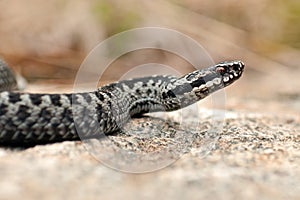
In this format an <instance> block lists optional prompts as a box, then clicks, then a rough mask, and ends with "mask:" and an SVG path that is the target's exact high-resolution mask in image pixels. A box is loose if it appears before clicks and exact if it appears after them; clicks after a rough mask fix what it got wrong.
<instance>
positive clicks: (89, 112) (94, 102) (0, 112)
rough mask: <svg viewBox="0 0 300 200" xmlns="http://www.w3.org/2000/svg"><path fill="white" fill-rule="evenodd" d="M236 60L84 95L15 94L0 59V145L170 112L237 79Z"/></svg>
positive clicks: (85, 133) (59, 137) (99, 129)
mask: <svg viewBox="0 0 300 200" xmlns="http://www.w3.org/2000/svg"><path fill="white" fill-rule="evenodd" d="M244 66H245V65H244V63H243V62H242V61H238V60H235V61H225V62H220V63H218V64H215V65H212V66H209V67H207V68H203V69H198V70H195V71H193V72H190V73H188V74H185V75H183V76H181V77H177V76H173V75H153V76H148V77H141V78H133V79H128V80H121V81H118V82H113V83H110V84H107V85H104V86H102V87H99V88H97V89H95V90H93V91H89V92H73V93H28V92H22V91H17V90H16V84H17V81H16V78H15V75H14V73H13V71H12V70H11V69H10V68H9V67H8V66H7V64H6V63H5V62H4V61H1V60H0V145H1V146H35V145H39V144H48V143H55V142H62V141H72V140H80V139H81V140H84V139H89V138H97V137H99V134H100V135H103V134H104V135H107V134H111V133H114V132H116V131H118V130H120V129H121V128H122V126H124V124H125V123H126V122H128V120H130V119H131V118H132V117H135V116H140V115H143V114H145V113H149V112H158V111H166V112H168V111H175V110H178V109H181V108H184V107H187V106H189V105H191V104H194V103H196V102H197V101H199V100H201V99H203V98H205V97H207V96H208V95H210V94H212V93H213V92H215V91H218V90H220V89H222V88H225V87H227V86H228V85H230V84H232V83H233V82H235V81H236V80H238V79H239V78H240V77H241V76H242V74H243V71H244Z"/></svg>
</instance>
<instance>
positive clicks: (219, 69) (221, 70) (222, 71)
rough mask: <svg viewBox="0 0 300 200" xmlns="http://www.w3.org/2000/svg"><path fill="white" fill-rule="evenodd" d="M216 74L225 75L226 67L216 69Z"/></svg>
mask: <svg viewBox="0 0 300 200" xmlns="http://www.w3.org/2000/svg"><path fill="white" fill-rule="evenodd" d="M216 72H218V73H220V74H224V73H225V69H224V67H217V68H216Z"/></svg>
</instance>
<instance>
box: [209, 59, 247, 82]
mask: <svg viewBox="0 0 300 200" xmlns="http://www.w3.org/2000/svg"><path fill="white" fill-rule="evenodd" d="M244 67H245V64H244V63H243V62H242V61H230V62H221V63H219V64H217V65H215V66H214V67H213V70H214V71H215V72H217V73H218V74H220V75H221V77H222V82H223V85H224V87H225V86H227V85H230V84H231V83H233V82H234V81H236V80H237V79H239V78H240V77H241V76H242V73H243V71H244Z"/></svg>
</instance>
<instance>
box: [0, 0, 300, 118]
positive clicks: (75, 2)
mask: <svg viewBox="0 0 300 200" xmlns="http://www.w3.org/2000/svg"><path fill="white" fill-rule="evenodd" d="M0 7H1V8H2V9H1V12H0V57H2V58H3V59H4V60H5V61H6V62H7V63H8V64H9V65H10V66H12V67H13V68H14V69H15V71H17V72H18V73H21V74H22V75H23V76H24V77H25V78H26V79H27V80H28V81H29V82H30V83H39V86H40V83H43V84H48V83H50V84H53V83H54V84H57V85H60V84H63V85H64V84H67V85H70V84H72V81H73V80H74V77H75V76H76V72H77V70H78V68H79V66H80V64H81V63H82V61H83V60H84V58H85V57H86V56H87V55H88V53H89V52H90V51H91V50H92V49H93V48H94V47H95V46H96V45H97V44H98V43H99V42H101V41H103V40H105V39H106V38H108V37H109V36H112V35H114V34H116V33H119V32H122V31H125V30H129V29H132V28H138V27H145V26H155V27H165V28H171V29H174V30H177V31H180V32H182V33H184V34H186V35H188V36H190V37H191V38H193V39H195V40H196V41H197V42H199V43H200V44H201V45H203V47H204V48H205V49H206V50H207V51H208V53H209V54H210V55H211V57H212V58H213V60H214V61H215V62H219V61H223V60H232V59H239V60H242V61H244V62H245V63H246V66H247V69H246V73H245V76H244V78H243V80H242V81H241V82H240V83H239V84H236V85H234V86H233V89H232V90H230V91H229V92H230V95H233V96H239V97H240V98H239V99H238V100H236V101H232V102H231V104H229V108H230V107H231V106H240V108H246V107H247V109H252V110H257V109H258V108H259V107H260V106H262V105H263V106H264V107H265V108H266V109H267V108H268V107H269V108H270V110H272V109H273V106H274V105H273V104H268V105H265V102H264V101H265V100H274V99H275V100H277V101H276V102H275V103H274V104H276V105H277V106H280V107H281V108H283V109H281V110H285V111H287V110H288V111H291V112H296V113H299V111H300V105H299V103H298V102H299V99H300V91H299V90H300V89H299V88H300V81H299V80H298V79H299V75H300V70H299V68H300V67H299V63H300V51H299V49H300V23H299V22H300V1H299V0H245V1H239V0H215V1H210V0H197V1H196V0H164V1H160V0H157V1H155V2H154V1H146V0H126V1H122V0H90V1H81V0H51V1H38V0H27V1H21V0H15V1H8V0H3V1H0ZM131 54H135V57H134V59H126V57H128V56H129V57H130V56H133V55H131ZM150 62H156V63H161V64H166V65H170V66H173V67H175V68H176V69H178V70H180V72H181V73H186V72H188V71H190V70H191V69H192V68H191V66H189V64H188V63H187V62H184V61H183V60H182V59H180V58H178V57H176V56H174V55H172V54H170V53H167V52H164V51H157V50H141V51H137V52H132V53H129V54H128V55H124V56H122V57H121V58H120V59H118V60H117V61H115V62H114V63H112V67H110V68H108V70H106V71H105V76H104V79H105V80H104V82H106V81H107V82H109V81H114V80H117V79H118V78H120V76H121V75H122V74H123V73H125V72H126V71H128V70H130V69H131V68H133V67H134V66H136V65H138V64H144V63H150ZM34 90H36V91H41V89H40V88H39V87H37V88H35V89H34ZM49 90H51V89H49ZM42 91H44V89H42ZM257 99H259V100H262V101H260V102H261V104H259V103H257V102H256V103H252V104H251V100H257ZM245 100H247V104H246V103H243V102H245ZM249 102H250V103H249ZM250 104H251V106H249V105H250ZM257 104H259V105H257ZM275 112H276V111H275Z"/></svg>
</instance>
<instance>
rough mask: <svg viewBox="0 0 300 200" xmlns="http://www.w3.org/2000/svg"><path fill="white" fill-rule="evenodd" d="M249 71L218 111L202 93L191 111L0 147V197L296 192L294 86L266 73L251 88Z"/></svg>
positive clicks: (270, 195) (298, 146)
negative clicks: (97, 136) (88, 134)
mask: <svg viewBox="0 0 300 200" xmlns="http://www.w3.org/2000/svg"><path fill="white" fill-rule="evenodd" d="M251 73H252V72H246V73H245V76H244V78H243V79H242V80H241V81H239V82H237V83H236V84H234V86H232V87H230V88H228V89H226V92H227V103H226V106H227V108H226V111H225V118H224V119H222V118H214V116H222V115H220V113H219V112H221V111H220V110H218V112H217V111H216V110H215V111H216V112H212V111H213V106H209V103H210V100H211V99H208V100H206V101H203V102H201V103H200V104H199V107H200V109H199V110H198V111H197V112H193V109H192V110H191V109H190V110H188V112H183V115H182V116H181V114H180V112H176V113H171V114H169V115H167V116H165V115H162V114H161V115H154V116H149V117H144V118H137V119H133V120H132V121H130V122H129V123H128V124H127V125H126V126H125V128H124V130H123V131H122V132H120V133H117V134H115V135H112V136H109V137H106V138H105V139H103V140H100V141H98V140H90V141H85V142H80V141H77V142H63V143H56V144H49V145H41V146H35V147H33V148H28V149H10V148H1V149H0V168H1V170H0V176H1V181H0V188H1V189H0V197H1V199H20V198H22V199H158V198H161V199H173V200H174V199H299V198H300V168H299V166H300V120H299V110H300V109H299V93H298V92H299V91H291V90H285V91H289V93H282V91H284V88H281V90H275V89H273V88H276V87H275V86H274V84H273V83H272V84H270V82H267V81H268V80H269V79H268V77H269V76H267V77H266V78H264V79H263V80H261V82H257V81H256V84H258V83H259V84H264V86H265V88H263V87H261V88H260V87H257V85H255V84H254V83H253V82H252V80H251V79H249V78H247V77H251ZM296 74H297V73H296ZM296 74H295V75H293V76H297V75H296ZM282 75H283V74H281V76H280V77H282V79H284V76H282ZM273 86H274V87H273ZM251 87H255V88H257V92H256V93H254V92H253V90H251ZM268 88H270V89H268ZM245 90H247V91H249V92H245ZM261 90H268V91H269V93H268V94H267V93H263V92H262V91H261ZM251 91H252V92H251ZM263 94H265V95H263ZM297 94H298V95H297ZM204 108H206V109H204ZM193 113H196V114H197V113H200V115H199V116H198V117H197V116H195V115H194V114H193ZM221 113H222V112H221ZM185 114H187V115H185ZM215 114H216V115H215ZM182 119H183V120H182ZM214 119H215V120H214ZM199 120H200V121H201V123H200V124H198V122H199ZM220 120H221V121H220ZM220 124H223V126H220ZM120 170H121V171H125V172H132V173H125V172H120ZM137 172H139V173H138V174H136V173H137Z"/></svg>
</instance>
